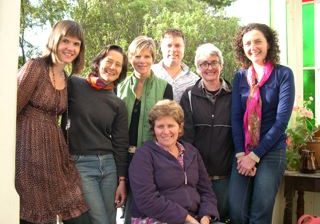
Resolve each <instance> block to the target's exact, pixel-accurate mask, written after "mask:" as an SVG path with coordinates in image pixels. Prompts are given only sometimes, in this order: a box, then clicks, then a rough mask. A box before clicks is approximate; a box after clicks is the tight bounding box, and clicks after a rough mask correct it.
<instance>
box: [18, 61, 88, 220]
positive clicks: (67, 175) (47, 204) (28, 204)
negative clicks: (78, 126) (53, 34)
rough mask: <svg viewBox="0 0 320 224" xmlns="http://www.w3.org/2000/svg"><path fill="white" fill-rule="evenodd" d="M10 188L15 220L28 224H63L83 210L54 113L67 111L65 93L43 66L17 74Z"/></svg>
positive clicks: (30, 65) (28, 65) (34, 63)
mask: <svg viewBox="0 0 320 224" xmlns="http://www.w3.org/2000/svg"><path fill="white" fill-rule="evenodd" d="M17 104H18V105H17V136H16V139H17V144H16V189H17V192H18V194H19V196H20V218H21V219H23V220H26V221H29V222H32V223H49V222H54V221H55V220H56V216H57V215H59V216H60V218H62V219H63V220H67V219H70V218H74V217H77V216H79V215H81V214H82V213H83V212H85V211H87V210H88V209H87V206H86V204H85V201H84V198H83V196H82V191H81V189H80V183H81V182H80V176H79V174H78V172H77V170H76V168H75V165H74V162H73V161H72V159H71V157H70V155H69V151H68V146H67V145H66V143H65V140H64V137H63V134H62V130H61V128H60V127H59V126H58V124H57V119H56V114H61V113H63V112H64V111H65V110H66V107H67V89H66V88H64V89H63V90H56V89H55V88H54V86H53V85H52V83H51V80H50V76H49V67H48V65H47V64H46V63H45V61H44V60H43V59H41V58H38V59H32V60H30V61H29V62H27V63H26V64H25V65H24V66H23V67H22V68H21V70H20V72H19V75H18V98H17Z"/></svg>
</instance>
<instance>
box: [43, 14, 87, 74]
mask: <svg viewBox="0 0 320 224" xmlns="http://www.w3.org/2000/svg"><path fill="white" fill-rule="evenodd" d="M66 36H70V37H75V38H78V39H79V40H80V41H81V45H80V52H79V55H78V56H77V57H76V59H75V60H74V61H73V62H72V71H71V73H72V74H73V73H75V74H80V73H81V71H82V70H83V68H84V52H85V43H84V32H83V29H82V27H81V26H80V25H79V24H78V23H77V22H75V21H72V20H61V21H59V22H57V23H56V24H55V25H54V26H53V28H52V31H51V33H50V36H49V39H48V42H47V45H46V48H45V50H44V51H43V54H42V56H43V57H44V58H45V59H46V61H47V62H48V64H49V65H52V64H56V63H59V62H60V60H59V58H58V55H57V52H58V45H59V42H60V40H61V38H62V37H66Z"/></svg>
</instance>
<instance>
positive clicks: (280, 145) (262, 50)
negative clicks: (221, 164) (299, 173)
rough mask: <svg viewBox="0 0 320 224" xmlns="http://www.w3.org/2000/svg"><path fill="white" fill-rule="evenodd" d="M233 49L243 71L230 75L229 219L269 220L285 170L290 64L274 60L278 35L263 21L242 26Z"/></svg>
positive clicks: (291, 92) (291, 88)
mask: <svg viewBox="0 0 320 224" xmlns="http://www.w3.org/2000/svg"><path fill="white" fill-rule="evenodd" d="M235 51H236V52H235V53H236V57H237V60H238V61H239V63H240V64H241V66H242V68H243V69H241V70H239V71H238V72H237V73H236V75H235V79H234V82H233V92H232V110H231V111H232V114H231V121H232V135H233V141H234V144H235V160H234V163H233V167H232V174H231V179H230V216H231V221H232V223H234V224H237V223H259V224H264V223H265V224H270V223H271V220H272V211H273V205H274V202H275V196H276V193H277V191H278V188H279V184H280V181H281V178H282V176H283V173H284V170H285V159H286V158H285V149H286V134H285V130H286V128H287V124H288V121H289V118H290V116H291V111H292V107H293V103H294V94H295V93H294V77H293V73H292V71H291V69H290V68H288V67H285V66H283V65H279V64H278V63H279V53H280V51H279V45H278V38H277V34H276V33H275V31H273V30H272V29H271V28H270V27H268V26H267V25H264V24H259V23H252V24H248V25H247V26H244V27H242V28H241V29H240V31H239V32H238V34H237V36H236V39H235ZM266 193H267V196H266Z"/></svg>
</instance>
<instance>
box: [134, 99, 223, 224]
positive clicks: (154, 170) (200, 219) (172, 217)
mask: <svg viewBox="0 0 320 224" xmlns="http://www.w3.org/2000/svg"><path fill="white" fill-rule="evenodd" d="M148 119H149V124H150V127H151V132H152V133H153V135H154V137H155V140H154V141H147V142H146V143H145V144H144V145H143V146H142V147H140V148H138V150H137V151H136V153H135V156H134V157H133V160H132V162H131V165H130V168H129V178H130V184H131V189H132V193H133V204H132V209H131V212H132V219H131V223H134V224H143V223H152V224H155V223H159V224H160V223H169V224H170V223H172V224H180V223H181V224H182V223H193V224H199V223H201V224H209V223H210V222H211V220H212V221H214V220H217V219H218V218H219V215H218V211H217V201H216V198H215V195H214V193H213V191H212V189H211V183H210V181H209V178H208V174H207V172H206V168H205V167H204V164H203V161H202V159H201V156H200V154H199V152H198V150H197V149H196V148H194V147H193V146H192V145H191V144H189V143H185V142H178V141H177V140H178V138H179V137H180V136H181V135H182V132H183V121H184V118H183V111H182V108H181V107H180V105H179V104H178V103H176V102H175V101H171V100H161V101H159V102H158V103H157V104H155V106H154V107H153V108H152V109H151V111H150V113H149V118H148Z"/></svg>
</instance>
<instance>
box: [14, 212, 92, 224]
mask: <svg viewBox="0 0 320 224" xmlns="http://www.w3.org/2000/svg"><path fill="white" fill-rule="evenodd" d="M55 223H56V222H53V223H52V224H55ZM20 224H33V223H32V222H28V221H25V220H22V219H20ZM63 224H91V221H90V217H89V213H88V212H86V213H83V214H82V215H80V216H78V217H75V218H72V219H68V220H63Z"/></svg>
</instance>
